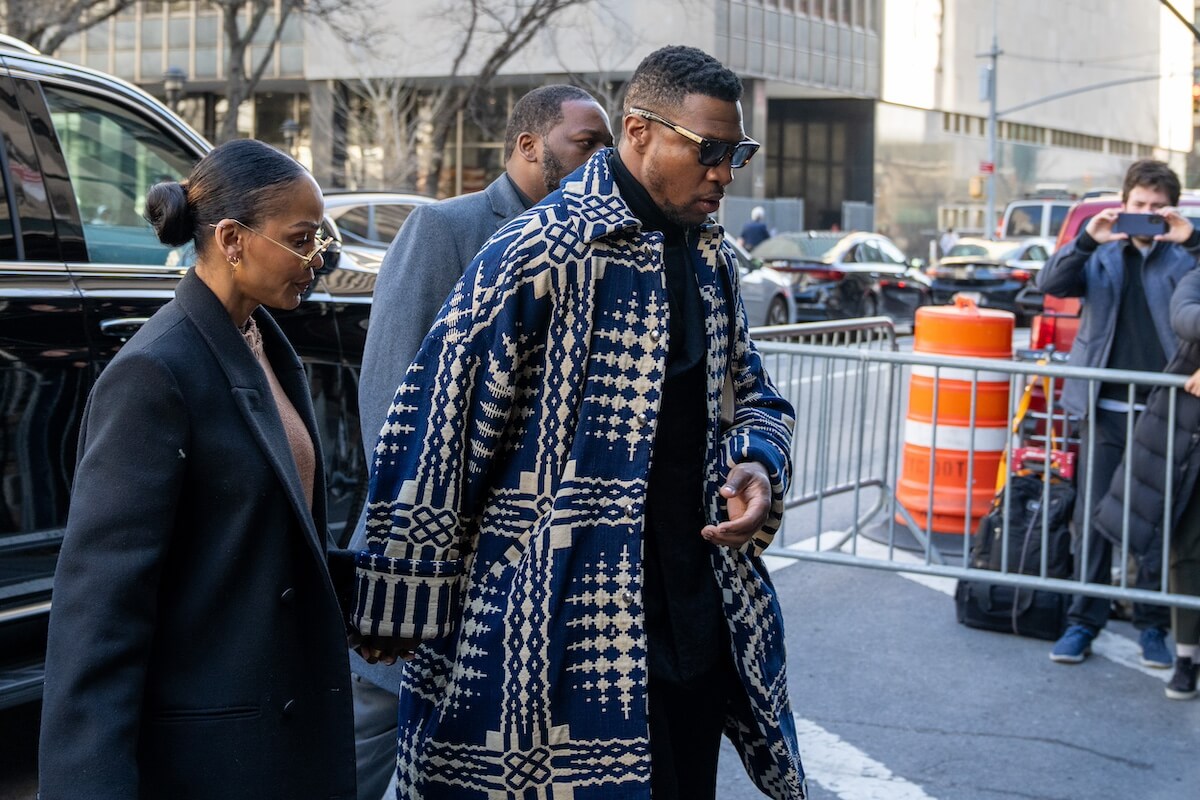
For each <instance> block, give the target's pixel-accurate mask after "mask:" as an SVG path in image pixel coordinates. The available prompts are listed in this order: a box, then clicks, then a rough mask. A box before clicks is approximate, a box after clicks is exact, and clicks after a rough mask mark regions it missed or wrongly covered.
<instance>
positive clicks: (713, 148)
mask: <svg viewBox="0 0 1200 800" xmlns="http://www.w3.org/2000/svg"><path fill="white" fill-rule="evenodd" d="M629 113H630V114H637V115H638V116H639V117H644V118H646V119H648V120H653V121H654V122H657V123H659V124H661V125H666V126H667V127H668V128H670V129H671V130H673V131H675V132H676V133H678V134H679V135H680V136H682V137H684V138H685V139H691V140H692V141H693V142H695V143H696V144H698V145H700V163H701V164H703V165H704V166H706V167H715V166H718V165H720V163H721V162H722V161H724V160H725V159H727V158H728V159H729V166H730V167H732V168H733V169H741V168H742V167H744V166H746V165H747V164H748V163H750V159H751V158H753V157H754V154H755V153H757V152H758V148H760V147H762V145H760V144H759V143H758V142H756V141H754V140H753V139H751V138H749V137H747V138H745V139H742V140H741V141H740V142H725V141H722V140H720V139H706V138H704V137H703V136H701V135H700V134H698V133H696V132H695V131H690V130H688V129H687V128H685V127H683V126H682V125H676V124H675V123H674V122H671V120H669V119H667V118H666V117H660V116H659V115H658V114H655V113H654V112H653V111H647V110H646V109H644V108H631V109H629Z"/></svg>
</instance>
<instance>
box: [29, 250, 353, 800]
mask: <svg viewBox="0 0 1200 800" xmlns="http://www.w3.org/2000/svg"><path fill="white" fill-rule="evenodd" d="M255 319H256V320H257V322H258V325H259V327H260V329H261V331H262V334H263V343H264V346H265V349H266V353H267V356H268V358H269V359H270V361H271V364H272V366H273V368H274V371H275V373H276V375H277V377H278V379H279V382H280V384H281V385H282V386H283V388H284V390H285V391H286V392H287V394H288V397H289V398H290V399H291V401H292V403H293V404H294V405H295V407H296V410H297V412H298V413H299V414H300V416H301V418H302V419H303V420H304V423H305V425H306V426H307V427H308V430H309V433H310V434H311V435H312V438H313V443H314V446H315V447H316V464H317V470H316V476H315V478H316V479H315V485H314V501H313V504H314V507H313V509H312V512H311V513H310V512H309V509H308V508H307V507H306V506H307V504H306V502H305V500H304V495H303V492H302V489H301V486H300V482H299V476H298V474H297V470H296V467H295V462H294V460H293V458H292V454H291V450H290V448H289V446H288V443H287V438H286V436H285V434H284V429H283V423H282V422H281V421H280V418H279V414H278V411H277V410H276V407H275V403H274V400H273V398H272V395H271V390H270V387H269V385H268V383H267V380H266V376H265V374H264V373H263V371H262V369H261V368H260V367H259V365H258V363H257V362H256V361H255V359H254V357H253V355H252V354H251V352H250V350H249V348H248V347H247V346H246V345H245V343H244V342H243V341H242V337H241V335H240V334H239V333H238V331H237V329H236V328H235V327H234V325H233V324H232V322H231V321H230V319H229V315H228V313H227V312H226V311H225V309H224V307H223V306H222V305H221V303H220V301H219V300H218V299H217V298H216V296H215V295H214V294H213V293H212V292H211V291H210V290H209V289H208V287H207V286H205V285H204V283H203V282H202V281H201V280H200V279H199V278H198V277H197V276H196V274H195V272H188V274H187V275H186V276H185V277H184V279H183V280H182V281H181V282H180V284H179V288H178V290H177V292H176V297H175V299H174V300H173V301H172V302H170V303H168V304H167V305H166V306H164V307H163V308H162V309H161V310H160V311H159V312H158V313H157V314H155V315H154V316H153V317H152V318H151V319H150V321H149V322H147V323H146V325H145V326H144V327H143V328H142V329H141V330H140V331H139V332H138V333H137V335H135V336H134V337H133V338H132V339H130V341H129V342H128V344H126V346H125V347H124V348H122V350H121V351H120V353H119V354H118V355H117V357H116V358H114V359H113V361H112V363H111V364H109V366H108V367H107V368H105V370H104V372H103V373H101V375H100V377H99V379H98V380H97V383H96V386H95V388H94V389H93V391H92V394H91V397H90V398H89V400H88V404H87V408H86V410H85V412H84V419H83V426H82V430H81V433H80V447H79V461H78V467H77V470H76V473H75V481H74V487H73V489H72V495H71V507H70V513H69V515H68V520H67V529H66V534H65V537H64V540H63V547H62V553H61V556H60V558H59V562H58V569H57V572H56V574H55V583H54V594H53V602H54V605H53V608H52V610H51V614H50V634H49V645H48V648H47V658H46V687H45V695H44V703H43V711H42V733H41V748H40V754H39V763H40V767H39V769H40V773H41V775H40V777H41V797H42V798H43V800H59V798H81V797H86V798H95V799H99V798H114V800H115V799H116V798H120V799H121V800H130V799H131V798H156V799H158V798H162V799H164V800H166V799H168V798H169V799H170V800H189V799H190V798H221V800H234V799H235V798H246V800H250V799H251V798H254V800H262V799H263V798H286V799H287V800H292V799H293V798H322V800H324V798H353V797H354V796H355V777H354V769H355V762H354V739H353V712H352V701H351V696H350V686H349V675H348V670H347V666H346V664H347V662H346V639H345V636H346V628H345V623H344V619H345V617H344V614H343V613H342V610H341V609H340V607H339V603H338V598H337V593H336V592H335V588H334V583H333V581H332V580H331V577H330V573H329V569H328V567H327V554H326V546H327V542H326V539H327V531H326V526H325V481H324V477H323V475H322V470H321V464H322V459H321V451H320V444H319V439H318V437H317V434H316V419H315V415H314V413H313V408H312V402H311V399H310V396H309V388H308V382H307V380H306V378H305V374H304V370H303V367H302V366H301V364H300V361H299V359H298V358H297V357H296V354H295V352H294V351H293V350H292V348H291V346H290V345H289V344H288V343H287V341H286V339H285V338H284V337H283V334H282V332H281V331H280V329H279V327H278V326H277V325H276V324H275V322H274V321H273V320H272V319H271V317H270V316H269V315H268V314H267V313H266V312H265V311H263V310H262V309H259V310H258V311H256V312H255Z"/></svg>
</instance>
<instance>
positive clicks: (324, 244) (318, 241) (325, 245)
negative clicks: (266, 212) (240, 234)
mask: <svg viewBox="0 0 1200 800" xmlns="http://www.w3.org/2000/svg"><path fill="white" fill-rule="evenodd" d="M230 219H233V218H232V217H230ZM233 221H234V222H236V223H237V224H238V225H241V226H242V227H243V228H245V229H246V230H248V231H250V232H251V233H253V234H254V235H255V236H261V237H262V238H264V239H266V240H267V241H268V242H270V243H271V244H274V245H277V246H279V247H282V248H283V249H284V250H287V251H288V252H289V253H291V254H292V255H294V256H295V257H296V258H298V259H300V267H301V268H302V269H312V262H313V260H314V259H315V258H316V257H317V256H319V255H321V254H322V253H324V252H325V251H326V250H328V249H329V248H330V247H332V246H333V245H334V244H336V243H337V240H336V239H334V238H333V237H332V236H321V235H320V232H319V231H318V232H317V235H316V236H315V237H314V241H313V249H312V252H310V253H309V254H308V255H304V254H303V253H298V252H296V251H295V250H293V249H292V248H290V247H288V246H287V245H286V244H284V243H283V242H280V241H276V240H275V239H272V238H271V237H270V236H267V235H266V234H265V233H263V232H262V231H259V230H255V229H254V228H251V227H250V226H249V225H247V224H246V223H244V222H241V221H240V220H236V219H234V220H233ZM212 227H213V228H217V227H220V226H218V225H212Z"/></svg>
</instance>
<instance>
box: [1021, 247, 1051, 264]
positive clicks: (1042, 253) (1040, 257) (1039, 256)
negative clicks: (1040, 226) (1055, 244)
mask: <svg viewBox="0 0 1200 800" xmlns="http://www.w3.org/2000/svg"><path fill="white" fill-rule="evenodd" d="M1047 258H1049V255H1048V254H1047V253H1046V248H1044V247H1042V246H1041V245H1040V244H1035V245H1033V246H1032V247H1030V248H1029V252H1028V253H1026V254H1025V260H1026V261H1045V260H1046V259H1047Z"/></svg>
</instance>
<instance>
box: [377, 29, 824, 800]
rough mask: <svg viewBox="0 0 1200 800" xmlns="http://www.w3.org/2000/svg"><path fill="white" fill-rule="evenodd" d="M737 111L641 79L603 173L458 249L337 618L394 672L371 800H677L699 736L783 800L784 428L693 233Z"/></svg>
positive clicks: (791, 735) (780, 402)
mask: <svg viewBox="0 0 1200 800" xmlns="http://www.w3.org/2000/svg"><path fill="white" fill-rule="evenodd" d="M741 92H742V87H741V82H740V81H739V80H738V78H737V76H736V75H734V74H733V73H732V72H730V71H729V70H727V69H726V68H724V67H723V66H721V65H720V64H719V63H718V62H717V61H716V60H714V59H713V58H711V57H710V56H707V55H706V54H704V53H702V52H700V51H699V50H695V49H694V48H688V47H667V48H663V49H661V50H658V51H656V52H655V53H652V54H651V55H650V56H648V57H647V58H646V59H645V60H644V61H643V62H642V63H641V65H639V66H638V68H637V70H636V71H635V72H634V75H633V77H632V78H631V80H630V84H629V87H628V89H627V94H626V98H625V107H624V111H625V117H624V120H623V132H624V136H623V138H622V140H621V143H620V145H619V149H618V150H615V151H614V150H605V151H601V152H600V153H597V154H596V155H595V156H593V157H592V158H591V159H590V160H589V161H588V162H587V163H586V164H585V165H584V166H583V167H582V168H581V169H580V170H579V171H577V172H576V173H574V174H573V175H572V176H570V177H569V178H568V179H567V180H566V181H565V182H564V184H563V186H562V188H561V189H560V190H559V191H557V192H554V193H552V194H551V195H549V196H548V197H547V198H546V200H545V201H543V203H542V204H540V205H538V206H536V207H534V208H533V209H530V210H529V211H527V212H526V213H524V214H522V215H520V216H518V217H517V218H516V219H514V220H513V221H512V222H510V223H509V224H507V225H506V226H504V227H503V228H501V230H500V231H499V232H497V234H496V235H495V236H494V237H493V238H492V239H491V240H490V241H489V242H488V244H486V245H485V246H484V249H483V250H482V251H481V252H480V254H479V256H478V257H477V258H476V259H475V261H474V262H473V263H472V265H471V267H470V268H469V269H468V270H467V272H466V274H465V275H464V276H463V279H462V280H461V281H460V282H459V283H458V285H457V286H456V287H455V289H454V290H453V292H452V293H451V295H450V298H449V299H448V300H447V303H446V306H445V307H444V308H443V310H442V312H441V314H440V315H439V317H438V319H437V321H436V322H435V323H434V326H433V329H432V330H431V331H430V333H429V335H428V336H427V337H426V339H425V341H424V343H423V344H422V346H421V349H420V351H419V352H418V354H417V357H416V359H415V361H414V362H413V364H412V366H411V367H410V368H409V370H408V373H407V375H406V377H405V381H404V383H402V384H401V386H400V388H399V389H398V390H397V392H396V397H395V400H394V402H393V404H392V407H391V409H390V410H389V413H388V419H387V422H386V423H385V424H384V426H383V429H382V431H381V434H380V439H379V443H378V445H377V447H376V449H375V453H374V461H373V471H372V478H371V491H370V500H369V508H368V523H367V524H368V529H367V531H368V534H367V540H368V547H367V549H366V550H364V551H363V552H362V553H360V554H359V557H358V586H357V596H356V611H355V614H354V619H353V623H354V625H355V626H356V627H357V628H358V630H359V631H360V632H361V634H362V635H363V636H364V641H363V644H362V645H361V647H360V652H362V653H363V654H364V655H365V656H366V657H367V658H368V659H369V660H370V659H379V658H382V659H384V660H388V659H390V658H392V657H394V656H396V655H399V656H400V657H401V658H404V659H405V660H406V661H407V662H408V663H407V664H406V666H405V674H404V679H403V682H402V685H401V694H400V726H399V730H400V733H399V759H398V783H397V794H398V796H399V797H402V798H409V797H420V798H463V800H467V799H468V798H469V799H471V800H474V799H476V798H478V799H479V800H484V799H485V798H486V799H487V800H493V799H499V798H512V799H513V800H516V799H517V798H527V797H538V798H546V799H547V800H550V798H553V799H554V800H590V799H591V798H596V799H597V800H599V799H600V798H604V799H605V800H613V799H615V798H642V799H644V798H649V797H650V796H651V794H653V797H654V800H663V799H664V798H667V800H671V798H687V800H697V799H698V800H704V798H713V797H714V796H715V791H716V768H717V767H716V765H717V754H718V750H719V745H720V738H721V734H722V733H724V734H725V735H727V736H728V737H729V738H730V739H731V740H732V741H733V742H734V744H735V745H736V746H737V747H738V749H739V750H740V752H741V756H742V760H743V763H744V764H745V766H746V769H747V771H748V772H749V773H750V775H751V777H752V778H753V779H754V780H755V782H756V783H757V784H758V786H759V787H760V788H761V789H762V791H763V792H764V793H765V794H767V795H769V796H771V797H774V798H779V799H780V800H783V799H785V798H786V800H799V799H800V798H803V797H804V794H805V790H804V773H803V770H802V768H801V765H800V758H799V754H798V750H797V745H796V735H795V727H794V723H793V718H792V714H791V709H790V705H789V702H788V698H787V675H786V670H785V668H784V642H783V625H782V619H781V615H780V609H779V605H778V602H777V600H776V597H775V593H774V590H773V588H772V587H771V584H770V581H769V579H768V578H767V575H766V570H765V569H764V567H763V564H762V561H761V558H760V556H761V553H762V550H763V548H765V547H766V546H767V544H768V543H769V542H770V540H771V538H772V535H773V534H774V532H775V531H776V530H777V529H778V526H779V523H780V520H781V517H782V513H783V494H784V491H785V489H786V484H787V480H788V476H789V470H790V460H789V456H788V453H789V448H790V440H791V426H792V417H793V410H792V408H791V406H790V405H789V404H788V403H787V401H785V400H784V399H783V398H782V397H780V396H779V394H778V393H777V392H776V391H775V389H774V387H773V386H772V385H771V383H770V381H769V379H768V378H767V376H766V374H765V372H764V369H763V366H762V363H761V361H760V359H759V356H758V353H757V352H756V350H755V349H754V347H753V345H752V344H751V342H750V340H749V337H748V335H747V331H746V317H745V313H744V310H743V309H742V305H741V301H740V298H739V296H738V294H737V290H736V286H737V271H736V269H735V266H734V261H733V259H732V254H731V253H730V252H729V251H728V249H727V248H726V247H725V246H724V245H723V238H722V231H721V230H720V229H719V228H718V227H717V226H716V225H714V224H712V223H711V222H709V217H710V215H712V214H714V213H715V212H716V211H717V209H718V206H719V203H720V200H721V198H722V196H723V195H724V188H725V186H727V185H728V184H729V183H730V182H731V181H732V180H733V173H732V170H733V169H736V168H738V167H741V166H744V164H745V163H746V161H748V160H749V158H750V157H751V156H752V155H753V154H754V153H755V151H757V149H758V144H757V143H755V142H754V141H753V140H751V139H748V138H746V136H745V132H744V130H743V126H742V115H741V106H740V102H739V100H740V97H741Z"/></svg>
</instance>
